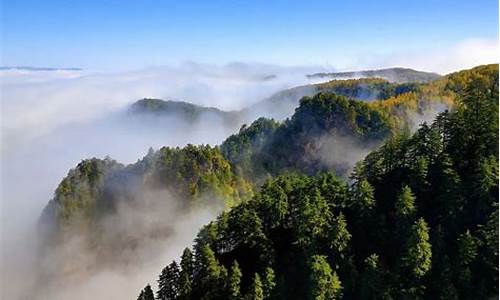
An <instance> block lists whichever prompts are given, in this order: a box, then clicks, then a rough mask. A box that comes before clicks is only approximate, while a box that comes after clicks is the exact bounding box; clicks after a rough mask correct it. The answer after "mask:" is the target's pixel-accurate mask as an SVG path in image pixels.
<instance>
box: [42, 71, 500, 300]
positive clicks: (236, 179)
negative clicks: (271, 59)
mask: <svg viewBox="0 0 500 300" xmlns="http://www.w3.org/2000/svg"><path fill="white" fill-rule="evenodd" d="M366 84H368V87H366ZM360 85H362V86H363V91H367V90H370V89H371V87H377V91H383V93H378V94H379V95H381V94H384V96H380V97H381V98H380V99H378V98H376V99H371V101H359V100H356V99H355V98H352V97H351V96H349V95H352V94H353V93H355V92H356V91H358V89H359V86H360ZM318 86H320V87H322V88H323V90H322V91H320V92H319V93H315V94H314V95H313V96H308V97H303V98H302V99H301V100H300V103H299V106H298V107H297V108H296V110H295V113H294V114H293V115H292V116H291V117H290V118H289V119H287V120H285V121H283V122H277V121H274V120H272V119H266V118H259V119H258V120H256V121H254V122H253V123H252V124H250V125H244V126H242V127H241V129H240V131H239V132H238V133H236V134H234V135H232V136H230V137H228V138H227V139H226V140H225V141H224V142H223V143H222V144H221V145H220V146H217V147H211V146H193V145H188V146H186V147H184V148H168V147H164V148H161V149H159V150H157V151H153V150H150V152H149V153H148V155H146V156H145V157H144V158H142V159H140V160H139V161H138V162H137V163H135V164H131V165H126V166H125V165H122V164H119V163H117V162H115V161H113V160H111V159H104V160H100V159H89V160H84V161H82V162H81V163H80V164H79V165H78V166H77V167H76V168H75V169H73V170H71V171H70V172H69V173H68V176H67V177H66V178H64V179H63V180H62V181H61V183H60V184H59V186H58V188H57V189H56V192H55V195H54V198H53V199H52V200H50V202H49V204H48V205H47V207H46V208H45V210H44V213H43V215H42V218H41V226H42V227H44V228H45V229H46V240H45V241H46V244H45V251H46V252H47V253H50V255H57V253H58V252H54V251H56V250H57V249H59V247H60V246H61V245H65V244H66V243H69V242H68V241H71V238H74V237H77V238H78V241H79V242H80V243H83V244H84V245H85V247H84V248H85V249H87V250H88V251H90V252H91V253H93V256H92V257H93V258H92V260H91V261H92V265H91V266H90V267H89V266H87V265H83V266H82V265H81V266H78V264H77V263H76V262H75V260H77V258H75V257H73V256H70V257H69V258H68V257H64V256H62V257H59V259H58V260H57V263H56V264H55V267H54V268H55V269H56V270H58V271H60V272H62V273H63V274H68V271H67V270H75V269H76V270H78V268H84V269H85V268H91V269H92V268H99V267H102V265H105V264H108V263H109V264H111V263H114V264H127V263H130V261H133V260H137V259H138V257H137V256H138V254H136V252H135V250H134V249H137V248H139V247H140V246H142V247H146V248H148V249H153V248H155V247H153V241H154V240H155V238H156V239H158V238H163V237H166V236H169V235H170V234H172V222H174V221H172V220H173V219H174V218H173V216H175V217H176V218H180V219H183V218H187V217H188V215H189V213H190V212H191V211H193V210H195V209H197V208H199V207H219V208H220V209H219V211H226V212H223V213H222V214H221V215H220V216H219V218H218V219H217V221H215V222H213V223H211V224H210V225H207V226H206V227H205V228H203V229H202V230H201V231H200V233H199V235H198V237H197V238H196V240H195V245H194V247H193V249H192V250H191V249H188V250H186V251H185V255H183V259H182V260H181V262H180V264H181V265H182V267H179V266H178V265H177V263H174V264H173V265H172V264H171V265H169V266H167V267H166V268H165V269H164V272H163V273H162V276H161V277H160V291H162V292H161V293H160V294H162V295H167V294H169V295H172V293H173V295H174V296H171V297H170V296H169V297H170V298H165V297H166V296H165V297H164V298H162V299H181V298H182V299H202V298H203V299H228V298H230V297H234V298H235V299H239V298H241V297H240V296H241V295H242V294H247V295H249V296H248V297H253V296H252V293H258V294H261V293H264V295H265V298H266V299H271V298H273V299H305V298H309V297H312V296H311V295H315V296H318V297H323V298H329V299H336V298H341V297H342V295H343V297H344V298H345V299H370V298H371V299H373V298H375V299H379V298H393V299H394V298H399V299H400V298H411V299H415V298H419V297H420V298H439V296H440V295H442V296H443V297H445V296H446V295H456V297H457V298H469V299H484V298H487V297H489V296H490V295H492V293H493V292H495V290H494V289H495V288H494V287H495V286H496V285H494V284H493V283H494V282H496V281H495V280H497V281H498V277H495V276H498V271H497V269H495V268H496V267H495V266H496V261H497V259H498V252H497V251H496V250H494V248H497V247H498V233H497V232H498V227H496V228H495V226H496V225H495V224H496V223H497V219H495V218H497V216H498V212H497V209H498V65H488V66H480V67H477V68H474V69H471V70H465V71H461V72H457V73H453V74H449V75H447V76H446V77H443V78H440V79H438V80H435V81H432V82H430V83H427V84H403V85H400V84H393V83H389V82H387V81H383V80H380V79H365V80H353V81H342V82H340V81H334V82H329V83H325V84H323V85H318ZM328 89H331V90H328ZM333 90H336V91H339V93H333V92H332V91H333ZM341 93H344V94H347V96H345V95H342V94H341ZM356 93H357V92H356ZM386 97H387V98H386ZM139 103H140V104H138V105H137V106H135V108H134V110H136V109H137V110H138V111H144V110H145V111H146V112H147V113H148V114H150V113H153V114H156V113H158V114H159V115H162V111H165V112H168V113H170V112H175V114H179V113H180V114H181V115H183V116H186V118H194V119H196V118H198V117H199V113H198V110H202V111H204V110H205V109H206V110H208V111H210V112H211V113H214V114H218V113H219V112H217V110H216V111H212V109H209V108H199V107H196V106H191V105H186V104H184V103H180V104H179V103H174V104H172V103H171V102H168V101H161V100H152V101H151V100H148V99H146V100H145V101H143V102H139ZM165 103H166V104H165ZM165 107H166V108H165ZM446 108H448V109H449V110H450V111H451V112H450V111H446V110H445V109H446ZM193 109H194V110H195V112H193V111H192V110H193ZM439 111H443V112H442V113H441V114H439V116H438V118H437V119H436V121H435V122H434V123H432V124H431V125H427V124H424V125H421V126H420V127H419V126H418V125H419V123H420V121H423V120H427V119H429V120H431V121H432V120H433V119H434V117H435V115H436V113H437V112H439ZM427 112H432V113H430V114H428V115H427V114H426V113H427ZM222 115H225V114H224V113H222ZM415 129H418V130H417V131H416V133H414V134H413V135H412V134H411V133H412V132H414V131H415ZM365 157H366V158H365ZM358 161H361V162H360V163H359V164H357V165H356V167H354V170H353V166H354V165H355V163H356V162H358ZM348 178H350V179H348ZM138 214H139V215H138ZM145 219H146V220H148V222H143V220H145ZM120 220H123V223H122V222H121V221H120ZM174 220H177V219H174ZM367 229H370V230H367ZM495 230H496V231H495ZM495 234H496V240H495ZM82 240H83V242H82ZM116 249H120V251H121V252H123V253H124V254H123V255H115V254H116ZM155 249H156V248H155ZM157 251H159V252H155V251H153V250H150V251H149V252H148V255H159V253H161V248H158V249H157ZM190 253H191V254H190ZM127 254H128V255H127ZM189 257H191V258H189ZM68 265H69V266H71V267H68ZM161 267H163V266H161ZM161 267H160V266H159V268H158V269H160V268H161ZM447 274H449V275H447ZM495 274H496V275H495ZM320 283H321V284H320ZM468 286H480V287H482V288H478V289H471V288H468ZM441 287H444V288H445V289H442V290H441V289H440V288H441ZM230 289H231V290H230ZM172 291H173V292H172ZM164 292H165V293H164ZM496 292H497V291H496ZM228 293H229V294H231V295H232V296H229V295H228ZM440 293H442V294H440Z"/></svg>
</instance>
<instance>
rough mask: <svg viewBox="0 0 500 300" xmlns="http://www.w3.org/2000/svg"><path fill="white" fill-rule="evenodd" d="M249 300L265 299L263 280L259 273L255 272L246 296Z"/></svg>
mask: <svg viewBox="0 0 500 300" xmlns="http://www.w3.org/2000/svg"><path fill="white" fill-rule="evenodd" d="M246 299H247V300H263V299H264V287H263V286H262V281H261V280H260V276H259V274H258V273H255V275H254V277H253V282H252V285H251V286H250V290H249V291H248V293H247V296H246Z"/></svg>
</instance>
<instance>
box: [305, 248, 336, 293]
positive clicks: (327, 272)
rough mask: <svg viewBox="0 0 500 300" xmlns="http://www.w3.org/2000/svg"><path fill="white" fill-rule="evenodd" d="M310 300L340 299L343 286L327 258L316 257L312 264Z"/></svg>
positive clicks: (313, 258) (312, 259)
mask: <svg viewBox="0 0 500 300" xmlns="http://www.w3.org/2000/svg"><path fill="white" fill-rule="evenodd" d="M310 272H311V273H310V292H309V299H312V300H330V299H340V298H341V296H342V285H341V282H340V280H339V278H338V276H337V273H336V272H335V271H333V270H332V268H331V267H330V264H328V261H327V260H326V256H323V255H314V256H313V257H312V258H311V263H310Z"/></svg>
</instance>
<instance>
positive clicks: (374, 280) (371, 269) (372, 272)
mask: <svg viewBox="0 0 500 300" xmlns="http://www.w3.org/2000/svg"><path fill="white" fill-rule="evenodd" d="M385 277H386V276H385V272H384V271H383V269H382V267H381V266H380V258H379V256H378V255H377V254H371V255H370V256H368V257H367V258H366V259H365V270H364V271H363V274H362V277H361V288H360V291H359V293H360V298H361V299H364V300H376V299H391V297H390V294H389V292H388V290H387V289H386V281H387V278H385Z"/></svg>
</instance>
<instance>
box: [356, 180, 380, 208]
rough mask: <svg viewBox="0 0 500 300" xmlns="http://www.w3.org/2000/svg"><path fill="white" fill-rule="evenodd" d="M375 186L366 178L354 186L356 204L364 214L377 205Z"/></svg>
mask: <svg viewBox="0 0 500 300" xmlns="http://www.w3.org/2000/svg"><path fill="white" fill-rule="evenodd" d="M373 192H374V190H373V187H372V185H371V184H370V183H369V182H368V180H366V179H364V178H363V179H361V180H360V181H358V182H357V183H356V184H355V186H354V193H353V194H354V195H353V197H354V204H355V205H356V206H357V207H358V208H359V209H360V210H361V212H362V213H363V214H366V213H367V212H369V211H370V210H371V209H373V207H374V206H375V196H374V195H373Z"/></svg>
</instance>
